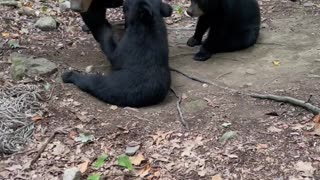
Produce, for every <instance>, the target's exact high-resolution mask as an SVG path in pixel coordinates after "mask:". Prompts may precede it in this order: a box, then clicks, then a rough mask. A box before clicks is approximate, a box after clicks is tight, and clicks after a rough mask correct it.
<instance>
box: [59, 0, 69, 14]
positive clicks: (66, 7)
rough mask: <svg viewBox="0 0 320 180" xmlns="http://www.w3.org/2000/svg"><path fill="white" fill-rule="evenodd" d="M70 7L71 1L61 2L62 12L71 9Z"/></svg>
mask: <svg viewBox="0 0 320 180" xmlns="http://www.w3.org/2000/svg"><path fill="white" fill-rule="evenodd" d="M70 7H71V3H70V1H65V2H63V3H61V4H60V10H61V11H62V12H64V11H67V10H69V9H70Z"/></svg>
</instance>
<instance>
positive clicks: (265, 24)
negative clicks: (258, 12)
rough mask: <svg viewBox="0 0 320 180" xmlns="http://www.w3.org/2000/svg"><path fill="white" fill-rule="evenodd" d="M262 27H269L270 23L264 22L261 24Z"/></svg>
mask: <svg viewBox="0 0 320 180" xmlns="http://www.w3.org/2000/svg"><path fill="white" fill-rule="evenodd" d="M261 28H265V29H266V28H269V25H268V24H267V23H262V24H261Z"/></svg>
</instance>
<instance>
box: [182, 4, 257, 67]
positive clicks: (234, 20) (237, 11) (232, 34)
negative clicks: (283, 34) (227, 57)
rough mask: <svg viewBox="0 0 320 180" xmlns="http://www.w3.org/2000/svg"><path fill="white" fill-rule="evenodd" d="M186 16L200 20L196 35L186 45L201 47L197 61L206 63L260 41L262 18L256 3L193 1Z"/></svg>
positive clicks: (196, 55) (195, 57)
mask: <svg viewBox="0 0 320 180" xmlns="http://www.w3.org/2000/svg"><path fill="white" fill-rule="evenodd" d="M187 14H188V15H190V16H193V17H199V19H198V22H197V26H196V31H195V33H194V35H193V37H191V38H190V39H189V40H188V42H187V45H188V46H190V47H193V46H196V45H201V44H202V46H201V48H200V51H199V52H198V53H196V54H195V56H194V60H197V61H205V60H207V59H209V58H210V57H211V56H212V54H214V53H219V52H232V51H236V50H241V49H245V48H248V47H250V46H252V45H254V44H255V43H256V41H257V38H258V35H259V30H260V21H261V18H260V8H259V5H258V3H257V1H256V0H191V5H190V7H189V8H188V10H187ZM208 29H209V33H208V37H207V39H206V40H205V41H204V42H203V43H202V37H203V35H204V34H205V32H206V31H207V30H208Z"/></svg>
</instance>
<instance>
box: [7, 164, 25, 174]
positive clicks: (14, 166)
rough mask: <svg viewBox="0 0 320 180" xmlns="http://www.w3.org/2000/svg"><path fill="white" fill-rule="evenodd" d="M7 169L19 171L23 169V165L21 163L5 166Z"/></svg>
mask: <svg viewBox="0 0 320 180" xmlns="http://www.w3.org/2000/svg"><path fill="white" fill-rule="evenodd" d="M5 169H6V170H8V171H11V172H12V171H13V172H17V171H18V170H20V169H22V166H21V165H13V166H10V167H6V168H5Z"/></svg>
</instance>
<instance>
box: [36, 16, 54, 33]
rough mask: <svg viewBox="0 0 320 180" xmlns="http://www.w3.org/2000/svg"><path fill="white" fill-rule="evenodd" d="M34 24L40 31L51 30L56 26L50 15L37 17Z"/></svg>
mask: <svg viewBox="0 0 320 180" xmlns="http://www.w3.org/2000/svg"><path fill="white" fill-rule="evenodd" d="M35 26H36V27H37V28H39V29H41V30H42V31H51V30H54V29H56V28H57V22H56V20H54V19H53V18H52V17H50V16H47V17H42V18H40V19H38V21H37V22H36V24H35Z"/></svg>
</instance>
